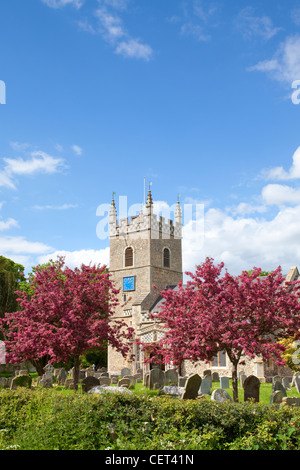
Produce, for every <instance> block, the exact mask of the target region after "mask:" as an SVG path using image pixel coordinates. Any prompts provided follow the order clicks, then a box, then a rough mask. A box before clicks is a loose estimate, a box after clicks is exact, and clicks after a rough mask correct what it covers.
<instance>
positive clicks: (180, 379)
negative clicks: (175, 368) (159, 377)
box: [178, 377, 187, 387]
mask: <svg viewBox="0 0 300 470" xmlns="http://www.w3.org/2000/svg"><path fill="white" fill-rule="evenodd" d="M186 381H187V377H178V386H179V387H184V386H185V383H186Z"/></svg>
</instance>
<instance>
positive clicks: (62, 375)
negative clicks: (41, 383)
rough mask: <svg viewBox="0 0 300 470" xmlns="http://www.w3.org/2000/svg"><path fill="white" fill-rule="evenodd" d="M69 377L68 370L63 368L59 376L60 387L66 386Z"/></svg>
mask: <svg viewBox="0 0 300 470" xmlns="http://www.w3.org/2000/svg"><path fill="white" fill-rule="evenodd" d="M67 377H68V374H67V371H66V369H64V368H63V367H62V368H61V369H60V371H59V373H58V375H57V383H58V385H64V383H65V381H66V378H67Z"/></svg>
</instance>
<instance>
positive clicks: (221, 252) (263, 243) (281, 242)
mask: <svg viewBox="0 0 300 470" xmlns="http://www.w3.org/2000/svg"><path fill="white" fill-rule="evenodd" d="M299 218H300V206H299V205H298V206H296V207H293V208H291V207H288V208H284V209H283V210H281V211H279V212H278V213H277V214H276V216H275V217H273V218H272V219H271V220H266V219H263V218H261V219H256V218H253V217H242V218H240V217H238V218H235V217H232V216H230V215H228V214H226V213H225V212H224V211H222V210H220V209H209V210H208V211H207V213H206V214H205V217H204V231H203V232H201V231H198V232H197V231H195V230H194V229H193V227H192V224H191V223H189V224H188V225H186V226H185V227H184V230H183V264H184V271H187V270H188V271H189V270H190V271H194V269H195V265H197V264H200V263H201V262H202V261H204V260H205V258H206V256H209V257H212V258H214V259H215V261H216V262H220V261H223V262H224V263H225V265H226V267H227V269H228V271H229V272H230V273H232V274H239V273H240V272H241V271H242V270H244V269H251V268H253V267H254V266H258V267H261V268H262V269H264V270H271V269H275V268H276V267H277V266H278V265H281V266H282V268H283V270H284V271H287V270H288V269H289V268H290V266H294V265H297V264H298V263H299V261H300V245H299V238H300V225H299Z"/></svg>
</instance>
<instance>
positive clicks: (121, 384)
mask: <svg viewBox="0 0 300 470" xmlns="http://www.w3.org/2000/svg"><path fill="white" fill-rule="evenodd" d="M118 387H126V388H129V387H130V379H128V378H126V377H125V378H124V377H123V378H122V379H120V380H119V381H118Z"/></svg>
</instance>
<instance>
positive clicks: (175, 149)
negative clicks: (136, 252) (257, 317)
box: [0, 0, 300, 273]
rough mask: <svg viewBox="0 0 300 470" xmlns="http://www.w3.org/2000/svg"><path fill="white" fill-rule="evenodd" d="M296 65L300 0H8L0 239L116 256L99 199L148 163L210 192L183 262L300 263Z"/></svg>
mask: <svg viewBox="0 0 300 470" xmlns="http://www.w3.org/2000/svg"><path fill="white" fill-rule="evenodd" d="M295 80H300V1H295V0H290V1H289V2H282V1H280V0H278V1H276V0H264V1H263V2H261V1H251V2H249V1H244V0H240V1H239V2H235V1H228V0H226V1H225V0H216V1H209V0H186V1H183V0H151V1H149V0H26V2H25V1H24V0H2V1H1V4H0V81H1V82H2V84H3V83H4V84H5V92H6V93H5V103H3V104H2V103H1V104H0V254H2V255H4V256H7V257H10V258H11V259H14V260H15V261H17V262H21V263H22V264H23V265H24V266H25V269H26V272H28V271H30V270H31V267H32V266H34V265H36V264H37V263H40V262H44V261H46V260H47V259H49V258H55V257H56V255H57V254H63V255H65V256H66V261H67V264H69V265H72V266H75V265H78V264H80V263H81V262H84V263H89V262H93V263H94V262H97V263H98V262H101V263H107V262H108V253H109V240H108V239H107V238H106V239H100V238H99V236H98V234H97V224H98V223H99V221H100V220H101V217H100V216H99V210H98V212H97V208H99V206H101V207H102V205H103V204H107V203H110V201H111V197H112V192H113V191H115V192H116V202H117V205H118V200H119V199H118V198H119V197H120V196H126V197H127V200H128V207H130V206H131V205H133V204H141V203H142V202H143V198H144V177H145V178H146V186H148V183H149V182H152V194H153V198H154V200H156V201H157V202H158V204H159V207H170V206H172V205H173V204H174V202H176V200H177V195H178V194H180V200H181V203H182V206H183V208H184V205H188V204H193V205H194V206H195V207H196V205H197V204H198V205H203V206H202V207H204V229H203V230H201V231H197V230H193V229H192V224H191V223H189V221H188V220H185V221H184V240H183V247H184V251H183V262H184V270H193V269H194V266H195V265H196V264H199V263H200V262H201V261H203V260H204V259H205V257H206V256H211V257H213V258H215V259H216V260H217V261H224V262H225V264H226V266H227V267H228V269H229V271H231V272H233V273H238V272H240V271H242V270H243V269H250V268H251V267H253V266H260V267H262V269H274V268H275V267H277V266H278V265H281V266H282V268H283V270H284V271H287V270H288V269H289V267H290V266H293V265H298V266H299V267H300V244H299V240H300V222H299V221H300V185H299V179H300V150H298V148H299V146H300V105H298V103H297V100H296V101H295V100H292V93H293V92H296V91H297V89H293V88H292V83H293V82H294V81H295ZM0 91H1V90H0ZM299 97H300V93H299ZM0 102H1V93H0ZM2 102H3V98H2ZM97 214H98V215H97ZM102 219H103V218H102Z"/></svg>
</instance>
